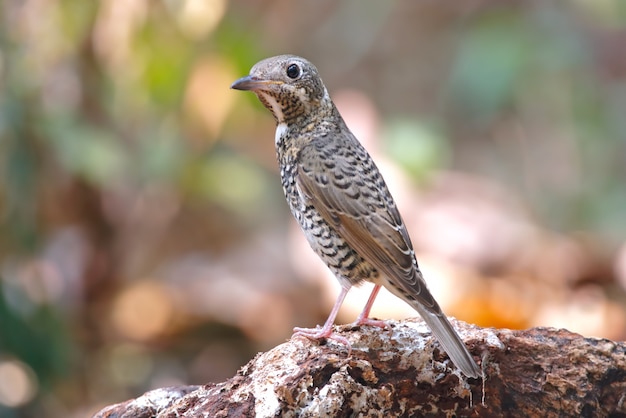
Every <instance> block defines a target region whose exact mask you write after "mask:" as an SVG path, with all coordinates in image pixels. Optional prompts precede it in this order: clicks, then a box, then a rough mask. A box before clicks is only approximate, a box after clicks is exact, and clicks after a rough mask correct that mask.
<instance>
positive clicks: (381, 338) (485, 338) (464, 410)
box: [95, 319, 626, 418]
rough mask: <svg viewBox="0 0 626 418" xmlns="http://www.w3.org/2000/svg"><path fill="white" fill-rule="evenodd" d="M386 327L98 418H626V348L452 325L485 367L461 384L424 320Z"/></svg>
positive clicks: (263, 357) (281, 355) (273, 358)
mask: <svg viewBox="0 0 626 418" xmlns="http://www.w3.org/2000/svg"><path fill="white" fill-rule="evenodd" d="M389 324H390V327H389V329H386V330H381V329H378V328H371V327H359V328H351V327H350V326H344V327H339V332H341V334H342V335H344V336H345V337H346V338H348V339H349V340H350V341H351V343H352V354H351V356H350V357H348V352H347V349H346V347H344V346H342V345H340V344H338V343H336V342H334V341H329V342H328V343H327V344H323V345H319V344H318V343H316V342H311V341H308V340H306V339H303V338H294V339H292V340H291V341H288V342H287V343H285V344H282V345H280V346H278V347H276V348H274V349H272V350H270V351H268V352H266V353H260V354H258V355H257V356H256V357H255V358H254V359H252V360H251V361H250V362H249V363H248V364H246V365H245V366H244V367H242V368H241V369H240V370H239V372H238V373H237V374H236V375H235V376H234V377H233V378H231V379H229V380H227V381H226V382H223V383H218V384H210V385H206V386H189V387H183V388H181V387H176V388H164V389H158V390H154V391H151V392H148V393H146V394H144V395H143V396H141V397H139V398H137V399H135V400H130V401H126V402H124V403H121V404H117V405H112V406H109V407H107V408H105V409H103V410H102V411H100V412H99V413H97V414H96V415H95V417H97V418H105V417H106V418H113V417H128V418H130V417H172V418H173V417H203V416H204V417H240V416H244V417H249V416H257V417H275V416H285V417H319V416H332V417H385V416H387V417H391V416H394V417H395V416H423V415H428V416H447V417H450V416H457V417H461V416H486V417H487V416H488V417H491V416H494V417H495V416H516V417H517V416H519V417H528V416H542V417H563V416H575V417H598V416H615V417H618V416H626V344H625V343H616V342H612V341H608V340H601V339H594V338H583V337H582V336H580V335H577V334H573V333H571V332H569V331H565V330H555V329H548V328H534V329H531V330H527V331H511V330H506V329H502V330H497V329H482V328H479V327H476V326H471V325H467V324H465V323H463V322H459V321H453V324H454V325H455V327H456V328H457V329H458V330H459V331H460V334H461V336H462V337H463V339H464V340H465V342H466V344H467V345H468V348H469V349H470V351H471V352H472V353H473V354H474V356H475V358H476V359H477V360H479V364H480V365H481V367H482V369H483V378H482V379H467V378H465V377H464V376H463V375H462V374H461V372H460V371H458V370H457V369H456V368H455V367H454V366H453V365H452V364H451V362H450V360H449V359H448V357H447V355H446V354H445V353H444V352H443V351H442V350H441V349H440V348H439V344H438V343H437V342H436V341H435V340H434V339H433V338H432V336H431V334H430V332H429V331H428V328H427V327H426V325H425V324H424V323H423V322H422V321H421V320H419V319H416V320H408V321H402V322H393V321H390V322H389Z"/></svg>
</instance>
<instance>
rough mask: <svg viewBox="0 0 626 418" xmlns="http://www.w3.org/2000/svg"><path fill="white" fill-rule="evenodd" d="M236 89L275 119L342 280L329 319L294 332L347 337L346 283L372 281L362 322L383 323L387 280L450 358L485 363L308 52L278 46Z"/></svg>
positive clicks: (295, 181)
mask: <svg viewBox="0 0 626 418" xmlns="http://www.w3.org/2000/svg"><path fill="white" fill-rule="evenodd" d="M231 88H232V89H235V90H243V91H251V92H253V93H255V94H256V96H257V97H258V99H259V100H260V102H261V103H262V104H263V105H264V106H265V107H266V108H267V109H268V110H269V111H270V112H271V113H272V115H273V116H274V119H275V121H276V134H275V137H274V142H275V147H276V154H277V159H278V165H279V168H280V178H281V183H282V187H283V191H284V194H285V197H286V200H287V203H288V205H289V208H290V210H291V213H292V214H293V216H294V217H295V219H296V220H297V222H298V223H299V224H300V227H301V228H302V231H303V232H304V235H305V236H306V238H307V241H308V243H309V245H310V246H311V248H312V249H313V251H314V252H315V253H316V254H317V255H318V256H319V257H320V258H321V259H322V261H323V262H324V263H325V264H326V266H327V267H328V268H329V269H330V270H331V272H332V273H333V274H334V275H335V277H336V278H337V279H338V280H339V283H340V285H341V291H340V293H339V295H338V297H337V300H336V302H335V304H334V306H333V308H332V310H331V312H330V314H329V316H328V319H327V320H326V322H325V323H324V325H323V326H322V327H321V328H320V327H317V328H294V336H304V337H307V338H309V339H311V340H323V339H333V340H336V341H338V342H340V343H343V344H345V345H346V346H348V352H349V353H350V350H351V346H350V343H349V341H348V340H347V339H346V338H345V337H343V336H341V335H338V334H336V333H334V332H333V325H334V322H335V318H336V316H337V313H338V312H339V309H340V307H341V305H342V304H343V301H344V299H345V297H346V295H347V294H348V291H349V290H350V288H351V287H352V286H354V285H359V284H361V283H363V282H365V281H369V282H372V283H373V284H374V288H373V290H372V293H371V295H370V297H369V299H368V301H367V303H366V305H365V307H364V309H363V311H362V312H361V314H360V315H359V316H358V318H357V320H356V322H355V324H356V325H374V326H379V327H385V326H386V325H387V323H386V322H385V321H379V320H374V319H371V318H369V314H370V310H371V308H372V305H373V303H374V300H375V299H376V296H377V294H378V292H379V290H380V288H381V286H384V287H385V288H386V289H387V290H389V291H390V292H391V293H392V294H394V295H395V296H397V297H399V298H400V299H402V300H403V301H405V302H406V303H408V304H409V305H410V306H411V307H412V308H413V309H414V310H416V311H417V312H418V313H419V314H420V316H421V317H422V318H423V319H424V321H425V322H426V324H427V325H428V326H429V328H430V330H431V331H432V333H433V334H434V335H435V337H436V339H437V340H438V341H439V343H440V344H441V346H442V347H443V349H444V350H445V352H446V353H447V354H448V355H449V357H450V359H451V360H452V362H453V363H454V364H455V365H456V366H457V367H458V368H459V369H460V370H461V371H462V372H463V373H464V374H465V375H466V376H468V377H471V378H477V377H478V376H480V369H479V367H478V365H477V364H476V362H475V361H474V358H473V357H472V355H471V354H470V352H469V351H468V349H467V347H466V346H465V344H464V343H463V340H462V339H461V338H460V337H459V335H458V333H457V332H456V331H455V329H454V327H453V326H452V324H451V323H450V321H449V320H448V318H447V317H446V316H445V314H444V313H443V311H442V310H441V307H440V306H439V304H438V303H437V301H436V300H435V299H434V297H433V295H432V294H431V293H430V291H429V290H428V287H427V285H426V281H425V280H424V277H423V275H422V273H421V271H420V269H419V266H418V263H417V259H416V257H415V251H414V250H413V246H412V244H411V239H410V237H409V234H408V232H407V228H406V226H405V224H404V222H403V220H402V217H401V216H400V212H399V211H398V208H397V206H396V203H395V201H394V199H393V197H392V196H391V194H390V193H389V190H388V188H387V185H386V183H385V180H384V179H383V177H382V175H381V174H380V171H379V170H378V168H377V166H376V164H375V163H374V161H373V160H372V158H371V156H370V155H369V154H368V152H367V151H366V150H365V148H364V147H363V146H362V145H361V143H360V142H359V141H358V139H357V138H356V137H355V136H354V135H353V134H352V132H351V131H350V129H349V128H348V126H347V125H346V123H345V121H344V120H343V118H342V116H341V115H340V113H339V111H338V110H337V108H336V107H335V105H334V103H333V101H332V100H331V98H330V95H329V93H328V90H327V89H326V86H325V85H324V83H323V82H322V79H321V77H320V75H319V72H318V70H317V68H316V67H315V66H314V65H313V64H312V63H311V62H309V61H308V60H306V59H305V58H302V57H299V56H296V55H279V56H275V57H271V58H267V59H264V60H262V61H259V62H258V63H256V64H255V65H254V66H253V67H252V69H251V70H250V73H249V75H247V76H245V77H242V78H240V79H238V80H236V81H235V82H234V83H233V84H232V85H231Z"/></svg>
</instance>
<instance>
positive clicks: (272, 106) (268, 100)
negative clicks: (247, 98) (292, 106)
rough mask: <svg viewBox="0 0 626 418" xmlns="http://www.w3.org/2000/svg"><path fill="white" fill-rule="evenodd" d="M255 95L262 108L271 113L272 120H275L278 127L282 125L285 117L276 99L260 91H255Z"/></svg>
mask: <svg viewBox="0 0 626 418" xmlns="http://www.w3.org/2000/svg"><path fill="white" fill-rule="evenodd" d="M255 93H256V95H257V97H258V98H259V100H260V101H261V103H263V106H265V107H266V108H267V109H268V110H269V111H270V112H272V115H274V119H276V123H277V124H279V125H280V124H281V123H283V122H284V121H285V115H284V114H283V109H282V107H281V105H280V103H278V101H277V100H276V98H275V97H274V96H272V95H269V94H267V93H265V92H262V91H255Z"/></svg>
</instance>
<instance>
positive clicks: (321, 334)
mask: <svg viewBox="0 0 626 418" xmlns="http://www.w3.org/2000/svg"><path fill="white" fill-rule="evenodd" d="M351 287H352V285H350V284H348V285H343V284H342V285H341V292H340V293H339V296H337V301H336V302H335V305H334V306H333V309H332V311H330V315H328V319H327V320H326V323H325V324H324V326H323V327H322V328H321V329H319V328H298V327H296V328H294V329H293V335H292V337H294V336H302V337H306V338H309V339H311V340H321V339H323V338H330V339H331V340H335V341H338V342H340V343H342V344H344V345H346V346H347V347H348V356H350V354H351V352H352V346H351V345H350V341H348V339H347V338H345V337H342V336H341V335H337V334H334V333H333V324H334V323H335V318H336V317H337V314H338V313H339V308H341V305H342V304H343V301H344V299H345V298H346V295H347V294H348V291H349V290H350V288H351Z"/></svg>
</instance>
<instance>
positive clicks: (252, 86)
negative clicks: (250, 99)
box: [230, 75, 276, 91]
mask: <svg viewBox="0 0 626 418" xmlns="http://www.w3.org/2000/svg"><path fill="white" fill-rule="evenodd" d="M271 84H276V82H275V81H272V80H262V79H259V78H255V77H252V76H251V75H247V76H245V77H242V78H240V79H239V80H237V81H235V82H234V83H233V84H231V86H230V88H231V89H235V90H251V91H255V90H264V89H267V86H268V85H271Z"/></svg>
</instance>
